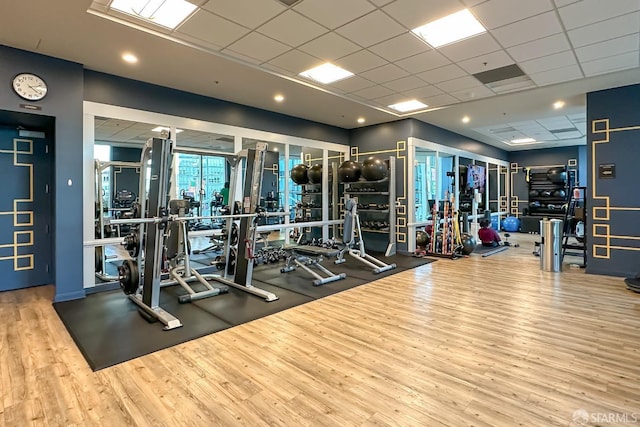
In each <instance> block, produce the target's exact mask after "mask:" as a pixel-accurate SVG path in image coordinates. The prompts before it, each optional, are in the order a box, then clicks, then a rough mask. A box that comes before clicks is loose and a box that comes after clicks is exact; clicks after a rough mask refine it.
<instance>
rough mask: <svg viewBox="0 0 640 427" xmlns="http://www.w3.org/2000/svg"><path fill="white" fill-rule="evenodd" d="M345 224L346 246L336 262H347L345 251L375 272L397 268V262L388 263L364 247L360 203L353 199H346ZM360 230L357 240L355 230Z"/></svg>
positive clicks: (343, 239) (344, 238) (343, 240)
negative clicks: (359, 212) (359, 210)
mask: <svg viewBox="0 0 640 427" xmlns="http://www.w3.org/2000/svg"><path fill="white" fill-rule="evenodd" d="M344 209H345V213H344V225H343V227H344V228H343V233H342V234H343V236H342V242H343V243H344V247H343V248H342V250H340V253H339V254H338V259H337V260H336V261H335V263H336V264H341V263H343V262H345V261H346V260H345V259H344V254H345V252H346V253H348V254H349V255H351V256H352V257H354V258H355V259H357V260H358V261H360V262H362V263H363V264H365V265H367V266H369V267H371V268H372V269H373V273H374V274H378V273H382V272H383V271H387V270H393V269H394V268H396V265H395V264H386V263H384V262H382V261H380V260H379V259H377V258H374V257H372V256H371V255H369V254H368V253H367V252H366V251H365V249H364V240H362V230H361V229H360V217H359V216H358V204H357V203H356V202H355V200H353V199H346V200H345V201H344ZM356 229H357V230H358V241H357V242H356V238H355V230H356Z"/></svg>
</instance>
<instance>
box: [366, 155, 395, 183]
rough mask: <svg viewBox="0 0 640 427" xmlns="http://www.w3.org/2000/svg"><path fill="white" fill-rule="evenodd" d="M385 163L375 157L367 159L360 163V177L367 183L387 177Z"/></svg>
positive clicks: (387, 169) (387, 170)
mask: <svg viewBox="0 0 640 427" xmlns="http://www.w3.org/2000/svg"><path fill="white" fill-rule="evenodd" d="M388 172H389V168H388V167H387V162H385V161H384V160H382V159H379V158H377V157H373V156H371V157H369V158H367V159H366V160H365V161H364V162H363V163H362V177H363V178H364V179H366V180H367V181H380V180H381V179H385V178H386V177H387V173H388Z"/></svg>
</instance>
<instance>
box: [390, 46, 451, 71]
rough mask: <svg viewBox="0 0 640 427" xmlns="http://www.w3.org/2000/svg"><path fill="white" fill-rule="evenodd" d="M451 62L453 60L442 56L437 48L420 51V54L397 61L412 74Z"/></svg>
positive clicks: (397, 63)
mask: <svg viewBox="0 0 640 427" xmlns="http://www.w3.org/2000/svg"><path fill="white" fill-rule="evenodd" d="M450 63H451V61H449V60H448V59H447V58H445V57H444V56H442V54H441V53H440V52H438V51H437V50H430V51H428V52H423V53H419V54H418V55H414V56H411V57H409V58H405V59H401V60H400V61H396V65H398V66H400V67H402V68H404V69H405V70H407V71H408V72H409V73H411V74H416V73H419V72H421V71H427V70H432V69H434V68H438V67H442V66H444V65H447V64H450Z"/></svg>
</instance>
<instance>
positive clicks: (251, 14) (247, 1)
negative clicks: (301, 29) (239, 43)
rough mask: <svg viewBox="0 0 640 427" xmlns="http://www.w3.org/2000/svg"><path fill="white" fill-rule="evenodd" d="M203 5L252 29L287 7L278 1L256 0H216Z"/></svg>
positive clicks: (210, 10)
mask: <svg viewBox="0 0 640 427" xmlns="http://www.w3.org/2000/svg"><path fill="white" fill-rule="evenodd" d="M202 7H203V8H204V9H206V10H208V11H209V12H212V13H215V14H216V15H220V16H222V17H223V18H227V19H229V20H231V21H233V22H236V23H238V24H240V25H244V26H245V27H248V28H252V29H253V28H256V27H258V26H259V25H260V24H263V23H265V22H267V21H268V20H269V19H271V18H273V17H275V16H277V15H278V14H280V13H282V12H284V11H285V10H286V9H287V8H286V7H285V6H284V5H283V4H282V3H279V2H277V1H255V0H216V1H210V2H207V3H205V4H204V6H202Z"/></svg>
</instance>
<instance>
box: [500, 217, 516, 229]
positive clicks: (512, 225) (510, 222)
mask: <svg viewBox="0 0 640 427" xmlns="http://www.w3.org/2000/svg"><path fill="white" fill-rule="evenodd" d="M502 228H503V229H504V231H509V232H516V231H519V230H520V220H519V219H518V218H516V217H515V216H508V217H506V218H505V219H503V220H502Z"/></svg>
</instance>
